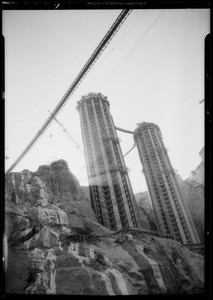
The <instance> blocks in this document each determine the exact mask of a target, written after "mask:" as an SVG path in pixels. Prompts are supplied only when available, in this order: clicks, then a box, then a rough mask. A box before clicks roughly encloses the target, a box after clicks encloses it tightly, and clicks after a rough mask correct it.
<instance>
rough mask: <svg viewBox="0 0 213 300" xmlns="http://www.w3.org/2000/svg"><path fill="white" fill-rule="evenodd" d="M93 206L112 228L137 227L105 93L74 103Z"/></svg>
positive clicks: (90, 95) (136, 216)
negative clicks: (79, 125) (77, 112)
mask: <svg viewBox="0 0 213 300" xmlns="http://www.w3.org/2000/svg"><path fill="white" fill-rule="evenodd" d="M77 109H78V110H79V113H80V122H81V131H82V137H83V144H84V152H85V157H86V168H87V174H88V181H89V186H90V194H91V200H92V206H93V209H94V211H95V214H96V216H97V218H98V221H99V222H100V223H101V224H102V225H104V226H106V227H107V228H109V229H111V230H117V229H121V228H125V227H138V228H140V227H141V226H140V220H139V214H138V209H137V204H136V201H135V198H134V194H133V191H132V187H131V183H130V180H129V176H128V170H127V168H126V166H125V162H124V158H123V155H122V152H121V147H120V144H119V142H120V141H119V139H118V137H117V133H116V130H115V126H114V122H113V119H112V116H111V114H110V110H109V101H108V100H107V97H106V96H103V95H102V94H100V93H98V94H96V93H89V94H87V95H86V96H82V98H81V100H80V101H78V103H77Z"/></svg>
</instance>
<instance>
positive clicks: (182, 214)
mask: <svg viewBox="0 0 213 300" xmlns="http://www.w3.org/2000/svg"><path fill="white" fill-rule="evenodd" d="M134 132H135V133H134V140H135V143H136V146H137V149H138V153H139V157H140V160H141V163H142V166H143V173H144V175H145V179H146V182H147V186H148V191H149V194H150V198H151V201H152V205H153V208H154V212H155V215H156V219H157V224H158V228H159V231H160V232H161V233H162V234H164V235H170V236H172V237H173V238H174V239H175V240H176V241H178V242H181V243H182V244H190V243H200V240H199V237H198V234H197V231H196V229H195V226H194V223H193V220H192V218H191V216H190V213H189V211H188V207H187V205H186V203H185V202H184V199H183V196H182V194H181V191H180V188H179V185H178V182H177V179H176V175H175V172H174V169H173V167H172V165H171V162H170V159H169V156H168V153H167V149H166V148H165V146H164V143H163V140H162V135H161V131H160V129H159V127H158V126H157V125H156V124H154V123H146V122H143V123H140V124H138V127H137V128H136V129H135V131H134Z"/></svg>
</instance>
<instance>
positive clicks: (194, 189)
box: [176, 174, 204, 243]
mask: <svg viewBox="0 0 213 300" xmlns="http://www.w3.org/2000/svg"><path fill="white" fill-rule="evenodd" d="M176 178H177V180H178V183H179V185H180V188H181V192H182V195H183V197H184V199H185V201H186V203H187V205H188V208H189V212H190V214H191V216H192V219H193V221H194V224H195V227H196V230H197V233H198V235H199V238H200V241H201V243H204V187H203V186H202V185H201V184H199V183H198V182H196V181H194V180H190V179H186V180H185V181H184V180H183V179H182V178H181V177H180V176H179V175H178V174H176Z"/></svg>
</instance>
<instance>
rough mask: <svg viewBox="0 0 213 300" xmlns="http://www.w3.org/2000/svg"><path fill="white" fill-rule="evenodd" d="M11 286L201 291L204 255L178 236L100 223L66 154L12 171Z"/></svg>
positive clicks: (21, 290)
mask: <svg viewBox="0 0 213 300" xmlns="http://www.w3.org/2000/svg"><path fill="white" fill-rule="evenodd" d="M5 207H6V220H5V221H6V226H5V227H6V231H5V239H4V241H5V256H6V257H7V260H6V264H5V269H6V292H7V293H16V294H17V293H18V294H68V295H76V294H77V295H127V294H132V295H134V294H141V295H145V294H177V293H201V292H202V291H203V286H204V275H203V272H204V265H203V264H204V261H203V257H202V256H201V255H199V254H197V253H194V252H191V251H189V250H188V249H187V248H185V247H183V246H181V245H180V244H178V243H177V242H175V241H173V240H170V239H163V238H160V237H152V236H145V235H142V234H140V235H139V236H135V235H133V236H132V235H130V234H124V233H112V232H110V231H109V230H108V229H106V228H104V227H103V226H101V225H100V224H99V223H97V221H96V219H95V216H94V213H93V211H92V209H91V206H90V202H89V200H88V199H87V197H86V196H85V193H83V192H82V190H81V187H80V185H79V183H78V182H77V180H76V178H75V177H74V176H73V175H72V174H71V173H70V171H69V169H68V167H67V164H66V162H65V161H63V160H60V161H57V162H54V163H53V164H51V165H50V166H41V167H40V168H39V169H38V171H37V172H34V173H33V172H29V171H28V170H24V171H23V172H21V173H10V174H8V176H7V177H6V205H5Z"/></svg>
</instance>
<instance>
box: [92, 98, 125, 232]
mask: <svg viewBox="0 0 213 300" xmlns="http://www.w3.org/2000/svg"><path fill="white" fill-rule="evenodd" d="M92 107H93V111H94V117H95V123H96V128H97V129H98V130H97V131H98V137H99V141H100V148H101V153H102V158H103V162H104V168H105V171H106V176H107V181H108V183H109V190H110V194H111V199H112V204H113V210H114V215H115V220H116V224H117V227H118V228H121V227H122V226H121V221H120V215H119V212H118V208H117V203H116V199H115V193H114V190H113V188H112V178H111V174H110V172H109V166H108V162H107V159H106V155H105V152H104V145H103V141H102V137H101V134H100V132H101V131H100V126H99V122H98V117H97V115H96V110H95V105H94V102H93V101H92Z"/></svg>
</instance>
